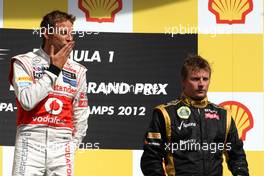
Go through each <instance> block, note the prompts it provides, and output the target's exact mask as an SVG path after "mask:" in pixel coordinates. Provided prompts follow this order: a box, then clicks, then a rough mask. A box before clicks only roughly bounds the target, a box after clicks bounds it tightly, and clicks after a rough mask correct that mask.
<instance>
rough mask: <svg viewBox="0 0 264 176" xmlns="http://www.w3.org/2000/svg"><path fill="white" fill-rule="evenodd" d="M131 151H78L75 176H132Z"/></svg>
mask: <svg viewBox="0 0 264 176" xmlns="http://www.w3.org/2000/svg"><path fill="white" fill-rule="evenodd" d="M132 160H133V158H132V150H78V151H77V152H76V156H75V168H74V170H75V171H74V172H75V175H76V176H82V175H84V174H85V173H87V175H94V176H106V175H114V176H124V175H125V176H132V166H133V165H132V164H133V163H132Z"/></svg>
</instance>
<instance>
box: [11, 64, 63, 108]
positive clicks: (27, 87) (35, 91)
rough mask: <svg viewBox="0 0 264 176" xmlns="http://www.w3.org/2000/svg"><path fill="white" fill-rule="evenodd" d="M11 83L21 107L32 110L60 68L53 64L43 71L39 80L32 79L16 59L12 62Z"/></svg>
mask: <svg viewBox="0 0 264 176" xmlns="http://www.w3.org/2000/svg"><path fill="white" fill-rule="evenodd" d="M12 68H13V70H12V71H13V77H12V78H11V79H12V85H13V87H14V89H15V95H16V97H17V99H18V101H19V102H20V104H21V106H22V107H23V109H25V110H27V111H30V110H32V109H33V108H34V107H35V106H36V105H37V104H38V103H39V102H40V101H41V100H43V99H44V98H45V97H46V96H47V95H48V93H49V92H50V91H52V86H53V84H54V82H55V80H56V79H57V76H58V74H59V73H60V69H59V68H57V67H56V66H54V65H51V66H50V68H49V69H48V70H46V71H44V74H43V77H42V78H40V79H39V80H36V81H35V80H33V79H34V78H32V76H30V74H29V73H28V71H27V69H26V68H25V66H24V65H23V64H22V63H21V62H20V61H18V60H16V61H14V62H13V66H12Z"/></svg>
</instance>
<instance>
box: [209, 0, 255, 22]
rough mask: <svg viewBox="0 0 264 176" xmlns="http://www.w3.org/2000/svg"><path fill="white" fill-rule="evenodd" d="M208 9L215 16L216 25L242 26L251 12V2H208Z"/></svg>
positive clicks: (248, 0) (250, 0)
mask: <svg viewBox="0 0 264 176" xmlns="http://www.w3.org/2000/svg"><path fill="white" fill-rule="evenodd" d="M208 9H209V10H210V11H211V12H212V13H213V14H215V16H216V23H220V24H221V23H226V24H243V23H245V20H246V15H247V14H248V13H249V12H251V11H252V10H253V2H252V0H209V3H208Z"/></svg>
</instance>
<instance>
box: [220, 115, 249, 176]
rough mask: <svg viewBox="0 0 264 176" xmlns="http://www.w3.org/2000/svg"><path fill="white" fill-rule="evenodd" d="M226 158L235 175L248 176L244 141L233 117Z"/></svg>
mask: <svg viewBox="0 0 264 176" xmlns="http://www.w3.org/2000/svg"><path fill="white" fill-rule="evenodd" d="M226 146H227V147H226V152H225V156H226V160H227V165H228V168H229V170H230V171H231V172H232V175H234V176H248V175H249V171H248V163H247V159H246V154H245V151H244V149H243V141H242V140H241V139H239V136H238V132H237V128H236V124H235V122H234V120H233V118H232V119H231V126H230V130H229V133H228V135H227V141H226Z"/></svg>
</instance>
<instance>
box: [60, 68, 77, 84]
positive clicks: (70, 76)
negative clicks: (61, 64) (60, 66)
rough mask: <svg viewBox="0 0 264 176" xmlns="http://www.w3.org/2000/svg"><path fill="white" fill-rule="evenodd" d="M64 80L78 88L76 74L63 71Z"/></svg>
mask: <svg viewBox="0 0 264 176" xmlns="http://www.w3.org/2000/svg"><path fill="white" fill-rule="evenodd" d="M62 79H63V82H65V83H68V84H70V85H71V86H73V87H76V86H77V81H76V74H75V73H72V72H69V71H66V70H62Z"/></svg>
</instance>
